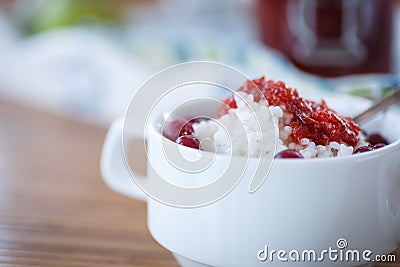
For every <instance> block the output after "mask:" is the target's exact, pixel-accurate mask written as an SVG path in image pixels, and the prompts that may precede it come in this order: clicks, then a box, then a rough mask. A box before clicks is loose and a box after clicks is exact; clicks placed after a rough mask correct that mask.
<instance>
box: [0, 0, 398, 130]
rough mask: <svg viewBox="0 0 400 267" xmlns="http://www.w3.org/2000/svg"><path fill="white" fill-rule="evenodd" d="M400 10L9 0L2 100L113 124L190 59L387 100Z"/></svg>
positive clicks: (256, 2) (352, 1)
mask: <svg viewBox="0 0 400 267" xmlns="http://www.w3.org/2000/svg"><path fill="white" fill-rule="evenodd" d="M399 10H400V1H398V0H383V1H382V0H363V1H358V0H343V1H342V0H281V1H275V0H220V1H213V0H202V1H197V0H195V1H185V0H131V1H128V0H105V1H96V0H58V1H53V0H29V1H26V0H15V1H12V0H0V98H4V99H11V100H12V101H17V102H21V103H24V104H27V105H34V106H37V107H40V108H42V109H45V110H49V111H51V112H56V113H62V114H65V115H67V116H72V117H77V118H79V119H83V120H85V121H89V122H93V123H99V124H104V125H107V124H109V123H110V122H111V121H112V120H113V119H114V118H116V117H118V116H120V115H122V114H123V112H124V110H125V108H126V106H127V104H128V102H129V100H130V98H131V96H132V94H133V93H134V91H135V90H136V89H137V88H138V87H139V86H140V84H141V83H143V82H144V81H145V80H146V79H147V78H148V77H149V76H151V75H152V74H154V73H155V72H157V71H160V70H161V69H163V68H165V67H168V66H170V65H173V64H176V63H180V62H185V61H190V60H211V61H217V62H221V63H226V64H229V65H231V66H234V67H236V68H238V69H240V70H241V71H243V72H244V73H245V74H247V75H248V76H250V77H252V78H256V77H258V76H261V75H266V76H267V77H269V78H272V79H276V80H278V79H281V80H284V81H286V82H287V83H288V84H289V85H292V86H294V87H297V88H301V89H306V90H327V91H330V90H331V91H341V92H343V91H344V92H349V93H352V94H357V95H362V96H365V97H370V98H377V97H380V96H381V95H382V94H384V93H385V92H387V91H388V90H391V88H393V87H394V86H395V85H396V84H398V83H399V80H400V79H399V76H400V49H399V47H400V11H399ZM382 88H384V90H382Z"/></svg>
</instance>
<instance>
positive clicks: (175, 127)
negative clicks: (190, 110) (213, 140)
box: [162, 119, 193, 141]
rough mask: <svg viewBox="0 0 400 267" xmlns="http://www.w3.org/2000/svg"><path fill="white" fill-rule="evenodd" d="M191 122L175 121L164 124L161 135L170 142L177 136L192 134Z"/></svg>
mask: <svg viewBox="0 0 400 267" xmlns="http://www.w3.org/2000/svg"><path fill="white" fill-rule="evenodd" d="M192 124H193V123H192V122H190V121H187V120H185V119H175V120H173V121H169V122H166V123H165V125H164V128H163V130H162V134H163V135H164V136H165V137H166V138H168V139H169V140H171V141H175V140H176V139H178V137H179V136H182V135H190V134H193V127H192Z"/></svg>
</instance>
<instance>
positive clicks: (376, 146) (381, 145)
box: [374, 143, 386, 149]
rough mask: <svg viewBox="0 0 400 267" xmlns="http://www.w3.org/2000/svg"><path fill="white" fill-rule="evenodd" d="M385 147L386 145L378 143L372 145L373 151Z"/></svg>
mask: <svg viewBox="0 0 400 267" xmlns="http://www.w3.org/2000/svg"><path fill="white" fill-rule="evenodd" d="M385 146H386V144H384V143H379V144H376V145H374V149H379V148H382V147H385Z"/></svg>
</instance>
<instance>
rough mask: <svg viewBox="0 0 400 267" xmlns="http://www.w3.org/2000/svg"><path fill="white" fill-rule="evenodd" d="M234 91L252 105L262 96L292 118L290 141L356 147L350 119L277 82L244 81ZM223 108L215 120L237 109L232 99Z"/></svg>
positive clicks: (263, 80)
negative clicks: (244, 95)
mask: <svg viewBox="0 0 400 267" xmlns="http://www.w3.org/2000/svg"><path fill="white" fill-rule="evenodd" d="M238 91H243V92H245V93H248V94H253V95H254V101H256V102H258V101H259V100H260V99H261V97H262V95H263V96H264V97H265V99H266V101H267V103H268V105H270V106H280V107H281V108H282V110H283V112H284V113H288V114H292V115H293V118H292V119H291V121H290V123H289V126H290V127H292V138H293V141H294V142H296V143H300V140H301V139H303V138H308V139H309V140H310V141H312V142H314V143H315V144H316V145H328V144H329V142H333V141H336V142H338V143H344V144H347V145H350V146H355V145H357V143H358V134H359V132H360V130H361V129H360V127H359V126H358V125H357V124H356V123H355V122H354V121H353V120H352V119H351V118H350V117H341V116H339V115H338V114H337V113H336V112H335V111H334V110H332V109H330V108H329V107H328V106H327V105H326V103H325V101H323V100H322V101H321V103H317V102H314V101H311V100H307V99H303V98H302V97H300V96H299V94H298V92H297V90H296V89H293V88H289V87H288V86H287V85H286V84H285V83H283V82H281V81H278V82H274V81H272V80H268V81H266V80H265V78H264V77H261V78H260V79H256V80H253V81H246V83H245V84H244V85H243V86H242V87H240V88H239V90H238ZM224 104H225V105H222V106H221V108H220V109H219V110H218V114H217V117H218V118H219V117H221V116H223V115H225V114H226V113H228V110H229V108H236V107H237V106H236V102H235V99H234V97H233V96H231V97H229V98H227V99H226V100H225V101H224Z"/></svg>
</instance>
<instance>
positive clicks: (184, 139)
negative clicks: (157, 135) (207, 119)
mask: <svg viewBox="0 0 400 267" xmlns="http://www.w3.org/2000/svg"><path fill="white" fill-rule="evenodd" d="M176 142H177V143H178V144H180V145H183V146H187V147H191V148H195V149H199V148H200V142H199V140H198V139H197V138H196V137H194V136H193V135H182V136H180V137H179V138H178V139H176Z"/></svg>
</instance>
